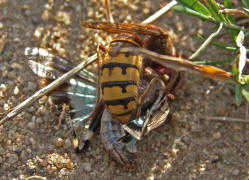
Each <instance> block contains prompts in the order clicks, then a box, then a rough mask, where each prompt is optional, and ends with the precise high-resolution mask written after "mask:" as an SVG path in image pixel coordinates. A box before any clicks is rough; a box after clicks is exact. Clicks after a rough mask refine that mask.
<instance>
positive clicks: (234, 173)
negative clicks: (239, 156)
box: [232, 169, 240, 176]
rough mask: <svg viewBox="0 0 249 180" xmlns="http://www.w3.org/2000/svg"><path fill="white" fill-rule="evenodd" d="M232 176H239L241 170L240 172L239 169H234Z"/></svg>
mask: <svg viewBox="0 0 249 180" xmlns="http://www.w3.org/2000/svg"><path fill="white" fill-rule="evenodd" d="M232 174H233V175H234V176H238V175H239V174H240V170H239V169H233V170H232Z"/></svg>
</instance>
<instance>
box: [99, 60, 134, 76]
mask: <svg viewBox="0 0 249 180" xmlns="http://www.w3.org/2000/svg"><path fill="white" fill-rule="evenodd" d="M115 67H119V68H121V69H122V74H126V69H127V68H135V69H137V70H138V67H137V66H136V65H134V64H126V63H108V64H104V65H103V66H102V68H101V69H102V70H103V69H104V68H108V69H109V70H112V69H113V68H115Z"/></svg>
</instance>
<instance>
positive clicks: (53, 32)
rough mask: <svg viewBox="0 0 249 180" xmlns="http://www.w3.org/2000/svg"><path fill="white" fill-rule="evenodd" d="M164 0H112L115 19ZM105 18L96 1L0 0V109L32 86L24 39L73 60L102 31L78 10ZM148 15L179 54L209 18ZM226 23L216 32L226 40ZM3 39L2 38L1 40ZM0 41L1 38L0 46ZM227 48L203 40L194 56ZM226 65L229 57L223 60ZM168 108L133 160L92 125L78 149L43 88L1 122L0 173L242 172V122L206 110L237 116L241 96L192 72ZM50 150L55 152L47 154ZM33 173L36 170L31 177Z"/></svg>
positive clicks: (153, 175)
mask: <svg viewBox="0 0 249 180" xmlns="http://www.w3.org/2000/svg"><path fill="white" fill-rule="evenodd" d="M166 2H167V1H166V0H164V1H163V0H154V1H153V3H152V1H149V0H144V1H138V0H126V1H125V0H123V1H121V0H117V1H115V2H114V1H113V3H112V11H113V16H114V18H115V20H116V21H117V22H128V23H131V22H133V23H139V22H141V21H142V20H144V19H145V18H146V17H148V16H149V15H151V14H152V13H154V12H155V11H156V10H158V9H159V8H160V7H161V6H162V5H163V4H165V3H166ZM90 19H91V20H101V21H104V20H105V15H104V8H103V7H102V4H101V3H100V2H99V1H97V0H91V1H86V0H82V1H77V0H65V1H59V0H58V1H53V0H48V1H31V0H25V1H12V0H0V35H1V36H2V37H3V36H6V40H5V41H4V47H3V48H0V77H1V78H0V84H1V86H0V97H1V99H0V112H6V111H7V110H9V109H10V108H13V107H14V106H16V105H17V104H18V103H20V102H21V101H23V100H24V99H26V98H27V97H29V96H30V95H32V94H33V93H34V92H36V91H37V90H38V89H39V86H38V84H37V81H36V78H35V76H34V75H33V74H32V72H31V71H30V70H29V68H28V66H27V62H26V61H25V57H24V56H23V52H24V49H25V47H34V46H39V47H45V48H52V49H53V50H54V51H55V52H56V53H59V54H61V55H64V56H66V57H68V58H70V59H73V60H74V61H75V64H77V63H79V62H80V61H82V60H83V59H85V58H86V57H88V56H90V55H92V54H93V53H94V52H96V45H97V42H98V41H100V42H101V41H102V42H103V41H106V39H108V38H109V37H108V36H107V34H106V33H103V32H97V31H93V30H87V29H84V28H82V27H81V25H80V23H81V21H83V20H90ZM156 24H158V25H160V26H162V27H164V28H166V29H168V30H169V32H170V33H171V34H172V37H173V39H174V41H175V44H176V47H177V49H178V51H179V52H181V53H182V54H183V55H184V56H185V57H187V56H189V55H191V54H192V53H193V52H194V51H195V50H196V49H197V48H198V47H199V45H200V43H201V42H200V41H199V40H198V39H197V37H196V33H197V32H199V33H202V34H204V35H208V34H209V33H210V32H212V29H213V26H212V25H211V24H208V23H203V22H202V21H199V20H198V19H196V18H193V17H190V16H185V15H180V14H177V13H174V12H169V13H168V14H167V15H164V16H163V17H161V18H160V19H159V20H158V21H157V22H156ZM226 34H227V33H226V31H224V32H223V33H222V35H221V36H220V37H219V41H221V42H225V43H227V44H231V42H230V41H228V40H229V37H228V36H227V35H226ZM1 43H3V41H1ZM1 45H3V44H0V47H1ZM229 56H231V54H229V53H228V52H226V51H222V50H220V49H217V48H215V47H210V48H209V49H208V51H207V53H206V55H205V56H203V59H218V58H221V59H223V58H226V57H229ZM228 70H230V69H229V66H228ZM172 112H173V113H172V115H171V118H170V119H169V120H168V122H167V123H165V124H164V125H163V126H161V127H159V128H158V129H156V130H154V131H152V132H151V133H150V134H149V136H147V137H144V138H143V139H142V141H141V142H139V143H138V144H137V149H138V153H137V157H136V162H137V163H136V167H135V168H133V169H127V168H125V167H122V166H119V165H118V164H116V163H115V162H114V161H113V160H112V159H111V158H110V157H109V156H108V154H107V153H106V152H105V150H104V147H103V145H102V143H101V141H100V137H99V135H97V136H95V138H94V139H93V141H92V143H91V146H90V148H89V151H88V152H86V153H85V154H80V155H77V154H75V152H74V150H73V148H72V137H71V135H70V132H69V129H68V128H67V126H66V124H65V123H63V124H62V126H61V128H60V129H59V130H55V129H54V126H55V125H56V124H57V119H58V116H57V115H58V113H55V108H54V107H53V106H50V105H48V103H47V101H46V97H44V98H42V99H41V100H40V101H39V102H36V103H34V104H33V105H32V106H30V107H29V108H28V109H27V110H26V111H24V112H23V113H21V115H19V116H17V117H15V118H13V119H11V120H10V121H8V122H6V123H5V124H4V125H2V126H0V179H1V180H4V179H25V178H28V177H32V176H35V175H36V176H41V177H46V178H47V179H148V180H154V179H222V180H223V179H224V180H229V179H241V180H246V179H248V178H249V151H248V149H249V126H248V123H238V122H236V123H235V122H217V121H209V120H206V119H205V117H206V116H209V117H210V116H226V117H233V118H244V117H245V102H244V103H242V105H241V106H239V107H237V106H236V105H235V103H234V87H233V86H232V85H229V84H225V83H223V82H217V81H213V80H209V79H206V78H203V77H198V76H196V75H190V74H188V73H186V75H185V85H184V86H183V88H182V89H180V90H179V92H178V94H177V99H176V100H175V101H174V102H173V104H172ZM57 157H58V158H59V160H58V159H56V158H57ZM33 179H39V178H33Z"/></svg>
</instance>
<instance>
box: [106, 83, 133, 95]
mask: <svg viewBox="0 0 249 180" xmlns="http://www.w3.org/2000/svg"><path fill="white" fill-rule="evenodd" d="M129 85H137V82H136V81H114V82H103V83H101V88H102V92H104V91H103V89H104V88H106V87H115V86H119V87H120V88H122V93H125V92H127V90H126V87H127V86H129Z"/></svg>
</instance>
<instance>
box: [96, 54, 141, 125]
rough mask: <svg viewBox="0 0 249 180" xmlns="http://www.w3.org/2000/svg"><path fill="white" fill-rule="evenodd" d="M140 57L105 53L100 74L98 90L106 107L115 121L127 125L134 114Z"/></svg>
mask: <svg viewBox="0 0 249 180" xmlns="http://www.w3.org/2000/svg"><path fill="white" fill-rule="evenodd" d="M141 69H142V57H141V56H133V55H125V54H117V55H116V56H111V55H110V54H108V53H106V54H105V56H104V58H103V63H102V67H101V73H100V88H101V91H102V95H103V100H104V102H105V104H106V107H107V108H108V109H109V111H110V112H111V114H112V115H113V116H114V118H115V119H117V120H119V121H120V122H121V123H127V122H128V121H129V120H130V119H131V117H132V115H133V114H134V113H136V108H137V98H138V85H139V82H140V72H141Z"/></svg>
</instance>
